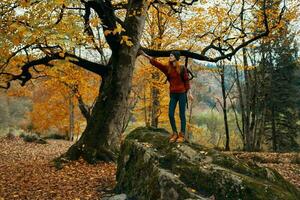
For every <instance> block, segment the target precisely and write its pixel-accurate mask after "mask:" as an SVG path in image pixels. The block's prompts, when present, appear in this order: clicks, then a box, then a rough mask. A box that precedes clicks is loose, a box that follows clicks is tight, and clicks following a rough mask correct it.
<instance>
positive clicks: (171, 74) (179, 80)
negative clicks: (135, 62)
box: [140, 51, 194, 143]
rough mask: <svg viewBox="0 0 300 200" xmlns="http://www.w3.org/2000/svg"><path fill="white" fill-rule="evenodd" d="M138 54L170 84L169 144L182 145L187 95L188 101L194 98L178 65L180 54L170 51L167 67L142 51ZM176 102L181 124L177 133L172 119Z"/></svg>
mask: <svg viewBox="0 0 300 200" xmlns="http://www.w3.org/2000/svg"><path fill="white" fill-rule="evenodd" d="M140 53H141V54H142V55H144V56H145V57H146V58H148V59H149V60H150V63H151V64H152V65H154V66H155V67H157V68H158V69H160V70H161V71H162V72H163V73H164V74H165V75H166V76H167V79H168V81H169V83H170V103H169V120H170V124H171V127H172V131H173V134H172V135H171V137H170V140H169V142H171V143H173V142H179V143H182V142H184V141H185V137H184V136H185V133H186V118H185V105H186V103H187V94H188V97H189V99H190V100H193V99H194V98H193V95H192V94H191V92H190V91H189V89H190V83H189V77H188V73H187V70H186V68H185V67H183V66H181V65H180V64H179V59H180V52H179V51H172V52H171V54H170V57H169V63H168V64H167V65H164V64H162V63H160V62H158V61H156V60H155V59H153V58H152V57H151V56H149V55H147V54H146V53H145V52H143V51H141V52H140ZM177 102H178V103H179V117H180V124H181V130H180V132H179V133H178V132H177V128H176V123H175V118H174V113H175V109H176V105H177Z"/></svg>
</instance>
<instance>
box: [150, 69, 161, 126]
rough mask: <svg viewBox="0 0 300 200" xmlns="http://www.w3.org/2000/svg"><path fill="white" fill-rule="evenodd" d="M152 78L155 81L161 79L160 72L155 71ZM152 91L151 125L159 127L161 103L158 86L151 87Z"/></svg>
mask: <svg viewBox="0 0 300 200" xmlns="http://www.w3.org/2000/svg"><path fill="white" fill-rule="evenodd" d="M152 79H153V80H154V81H157V80H159V73H158V72H154V73H153V74H152ZM151 92H152V95H151V96H152V102H151V103H152V106H151V126H153V127H156V128H157V127H158V117H159V108H160V103H159V90H158V88H156V87H154V86H152V88H151Z"/></svg>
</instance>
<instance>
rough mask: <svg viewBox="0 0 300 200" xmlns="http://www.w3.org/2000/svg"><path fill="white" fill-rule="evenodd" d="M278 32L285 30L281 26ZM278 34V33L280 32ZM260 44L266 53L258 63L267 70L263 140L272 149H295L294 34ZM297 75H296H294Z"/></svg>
mask: <svg viewBox="0 0 300 200" xmlns="http://www.w3.org/2000/svg"><path fill="white" fill-rule="evenodd" d="M279 32H283V33H286V32H288V28H287V27H286V26H284V27H283V28H282V29H280V30H279ZM280 35H282V34H280ZM264 45H265V47H264V46H263V45H262V49H263V48H264V49H267V51H266V52H263V51H262V54H264V53H267V54H268V55H269V56H267V57H263V59H262V65H261V66H260V67H261V68H262V69H264V70H265V71H266V73H267V77H268V78H267V79H266V81H265V84H266V91H267V92H266V96H265V99H264V101H265V102H266V109H267V112H266V126H265V133H266V136H265V137H266V141H267V144H269V145H271V146H272V149H273V150H274V151H298V150H299V149H300V146H299V144H298V143H297V142H296V138H297V135H299V124H297V120H299V105H298V104H299V99H300V95H299V75H298V74H299V69H300V68H299V66H300V65H299V63H298V62H297V60H296V59H297V57H296V55H297V51H298V50H297V49H296V48H295V47H294V35H293V34H290V33H289V34H287V35H286V36H285V37H278V38H277V40H276V41H274V42H273V43H270V44H264ZM297 76H298V77H297Z"/></svg>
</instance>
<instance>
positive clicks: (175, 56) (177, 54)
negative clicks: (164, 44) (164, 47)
mask: <svg viewBox="0 0 300 200" xmlns="http://www.w3.org/2000/svg"><path fill="white" fill-rule="evenodd" d="M179 59H180V52H179V51H172V52H171V53H170V58H169V61H170V62H175V61H178V60H179Z"/></svg>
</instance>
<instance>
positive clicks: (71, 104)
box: [69, 91, 75, 141]
mask: <svg viewBox="0 0 300 200" xmlns="http://www.w3.org/2000/svg"><path fill="white" fill-rule="evenodd" d="M74 115H75V114H74V93H73V91H70V96H69V140H70V141H73V139H74V127H75V126H74Z"/></svg>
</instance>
